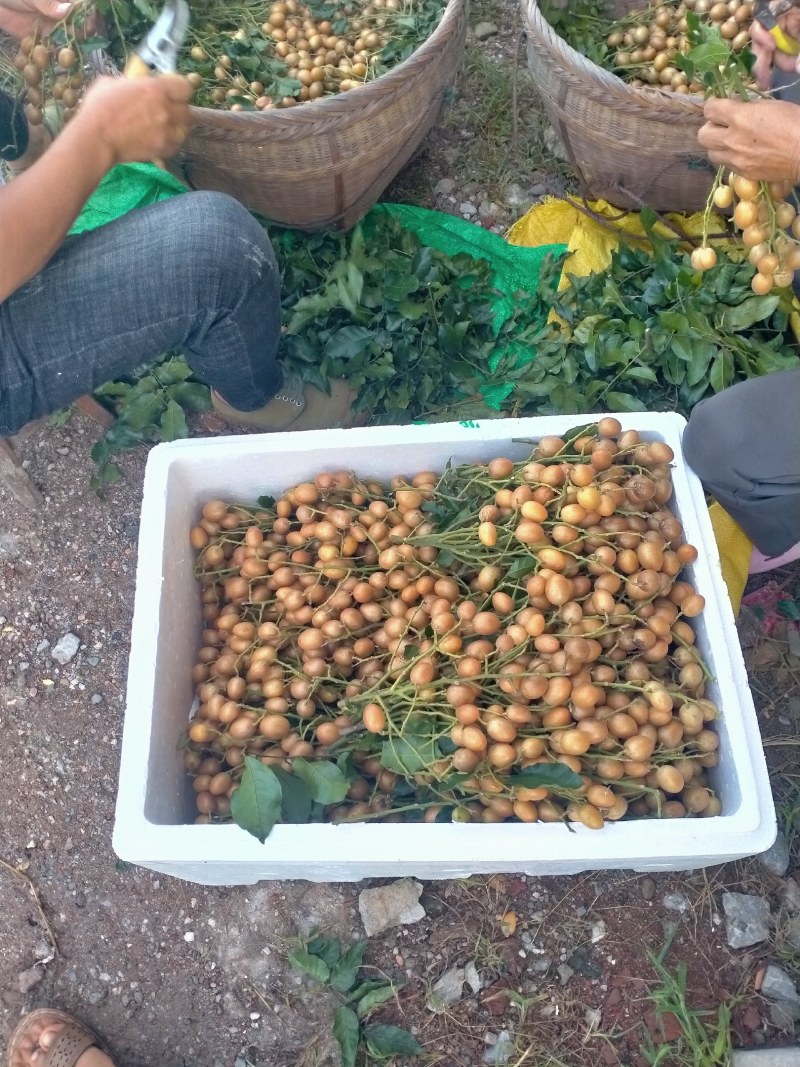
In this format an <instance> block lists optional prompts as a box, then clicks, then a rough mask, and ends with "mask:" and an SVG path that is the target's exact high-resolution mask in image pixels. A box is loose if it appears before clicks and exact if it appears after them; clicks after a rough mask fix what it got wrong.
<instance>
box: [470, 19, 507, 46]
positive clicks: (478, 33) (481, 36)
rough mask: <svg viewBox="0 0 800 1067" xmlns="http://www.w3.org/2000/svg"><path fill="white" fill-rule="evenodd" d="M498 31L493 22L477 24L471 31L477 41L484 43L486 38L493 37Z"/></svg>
mask: <svg viewBox="0 0 800 1067" xmlns="http://www.w3.org/2000/svg"><path fill="white" fill-rule="evenodd" d="M499 32H500V31H499V30H498V29H497V26H495V24H494V23H493V22H479V23H478V25H477V26H476V27H475V28H474V29H473V31H472V34H473V36H474V37H475V38H476V40H478V41H485V40H486V38H487V37H494V36H496V35H497V34H498V33H499Z"/></svg>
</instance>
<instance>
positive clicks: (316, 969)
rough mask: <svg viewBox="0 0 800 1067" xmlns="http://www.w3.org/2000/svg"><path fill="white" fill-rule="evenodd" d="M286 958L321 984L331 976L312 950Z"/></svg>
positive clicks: (326, 966) (292, 954)
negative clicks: (313, 954)
mask: <svg viewBox="0 0 800 1067" xmlns="http://www.w3.org/2000/svg"><path fill="white" fill-rule="evenodd" d="M237 792H238V790H237ZM286 958H287V959H288V960H289V963H291V965H292V966H293V967H294V969H295V970H297V971H302V972H303V974H308V975H310V976H311V977H312V978H313V979H314V981H315V982H319V984H320V985H325V983H326V982H327V981H328V979H329V978H330V976H331V972H330V968H329V967H328V965H327V963H325V961H324V960H321V959H320V958H319V956H312V955H311V953H310V952H304V951H303V950H302V949H294V950H293V951H292V952H289V953H288V954H287V957H286Z"/></svg>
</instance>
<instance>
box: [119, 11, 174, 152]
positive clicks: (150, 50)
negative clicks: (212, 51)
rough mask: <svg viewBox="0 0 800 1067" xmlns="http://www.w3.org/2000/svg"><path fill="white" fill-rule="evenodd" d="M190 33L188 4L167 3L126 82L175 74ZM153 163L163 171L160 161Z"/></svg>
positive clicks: (128, 65) (132, 61)
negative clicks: (151, 76) (130, 79)
mask: <svg viewBox="0 0 800 1067" xmlns="http://www.w3.org/2000/svg"><path fill="white" fill-rule="evenodd" d="M188 32H189V5H188V4H187V3H186V0H167V2H166V4H165V5H164V10H163V11H162V12H161V14H160V15H159V16H158V18H157V19H156V21H155V22H154V23H153V25H152V27H151V29H150V31H149V32H148V34H147V35H146V37H145V39H144V40H143V41H142V43H141V44H140V45H139V47H138V48H137V49H136V51H135V52H134V54H133V55H132V56H131V57H130V58H129V59H128V62H127V63H126V64H125V77H126V78H143V77H145V76H147V75H149V74H153V73H154V72H158V73H159V74H173V73H174V72H175V69H176V67H177V62H178V52H180V50H181V48H182V47H183V42H184V41H185V40H186V34H187V33H188ZM153 162H154V163H155V165H156V166H157V167H160V168H161V169H162V170H164V169H165V167H164V163H163V161H162V160H160V159H154V160H153Z"/></svg>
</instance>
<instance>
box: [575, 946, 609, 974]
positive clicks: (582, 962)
mask: <svg viewBox="0 0 800 1067" xmlns="http://www.w3.org/2000/svg"><path fill="white" fill-rule="evenodd" d="M567 964H568V965H569V966H570V967H571V968H572V970H573V971H574V972H575V973H576V974H579V975H580V976H581V978H602V977H603V972H602V970H601V968H600V967H599V966H598V964H597V962H596V961H595V960H594V959H593V958H592V954H591V952H590V951H589V949H588V948H587V947H586V946H585V945H579V946H578V948H576V949H575V951H574V952H573V953H572V955H571V956H569V957H568V958H567Z"/></svg>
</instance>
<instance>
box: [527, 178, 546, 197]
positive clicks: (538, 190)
mask: <svg viewBox="0 0 800 1067" xmlns="http://www.w3.org/2000/svg"><path fill="white" fill-rule="evenodd" d="M546 192H547V186H546V185H542V183H541V182H537V183H536V184H535V185H532V186H531V187H530V189H528V196H529V197H530V198H531V200H535V199H536V198H537V197H539V196H544V195H545V193H546Z"/></svg>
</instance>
